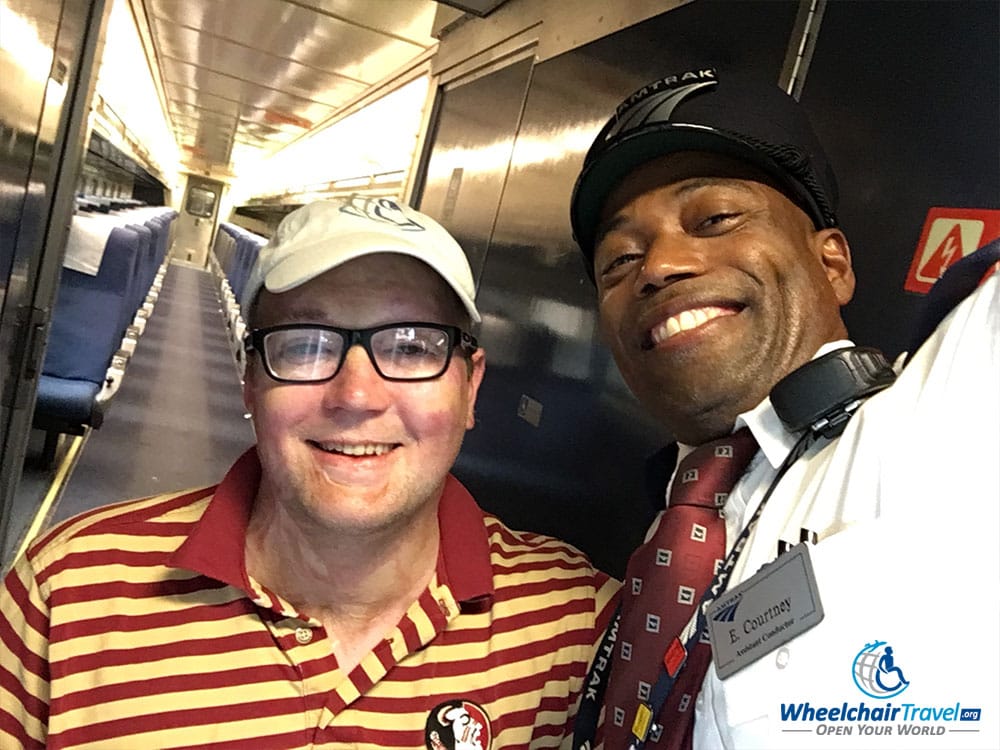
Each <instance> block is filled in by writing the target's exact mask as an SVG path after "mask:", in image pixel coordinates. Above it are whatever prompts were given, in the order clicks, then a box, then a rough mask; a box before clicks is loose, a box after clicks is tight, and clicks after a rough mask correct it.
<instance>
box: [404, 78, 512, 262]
mask: <svg viewBox="0 0 1000 750" xmlns="http://www.w3.org/2000/svg"><path fill="white" fill-rule="evenodd" d="M530 75H531V60H530V59H524V60H521V61H519V62H516V63H513V64H511V65H508V66H506V67H504V68H501V69H500V70H497V71H495V72H493V73H490V74H489V75H487V76H484V77H482V78H479V79H477V80H475V81H473V82H472V83H467V84H465V85H457V86H454V87H452V88H449V89H448V90H446V91H443V92H442V93H441V94H440V101H439V103H438V108H439V109H438V119H437V125H436V130H435V133H434V138H433V142H434V147H433V150H432V153H431V155H430V158H429V160H428V162H427V169H426V173H425V178H424V190H423V194H422V196H421V198H420V200H419V206H420V209H421V210H422V211H424V212H425V213H427V214H428V215H429V216H433V217H434V218H436V219H438V221H440V222H441V223H442V224H444V225H445V226H447V227H448V229H449V230H450V231H451V233H452V234H453V235H454V236H455V237H456V238H457V239H458V241H459V242H460V243H461V245H462V248H463V249H464V250H465V252H466V255H468V256H469V263H470V265H471V266H472V272H473V274H474V276H475V278H476V279H477V280H478V279H479V276H480V273H481V271H482V266H483V262H484V261H485V260H486V250H487V248H488V246H489V241H490V235H491V233H492V231H493V221H494V220H495V218H496V215H497V208H498V207H499V205H500V194H501V191H502V190H503V186H504V179H505V177H506V173H507V167H508V165H509V164H510V156H511V151H512V149H513V147H514V134H515V133H516V132H517V125H518V119H519V117H520V115H521V106H522V104H523V103H524V96H525V93H526V92H527V87H528V79H529V77H530Z"/></svg>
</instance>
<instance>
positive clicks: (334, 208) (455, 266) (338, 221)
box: [244, 195, 481, 323]
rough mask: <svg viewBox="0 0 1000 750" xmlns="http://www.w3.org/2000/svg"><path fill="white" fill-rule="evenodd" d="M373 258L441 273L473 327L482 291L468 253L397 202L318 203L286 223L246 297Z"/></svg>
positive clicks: (263, 255)
mask: <svg viewBox="0 0 1000 750" xmlns="http://www.w3.org/2000/svg"><path fill="white" fill-rule="evenodd" d="M372 253H400V254H402V255H410V256H413V257H414V258H417V259H418V260H421V261H423V262H424V263H426V264H427V265H428V266H430V267H431V268H433V269H434V270H435V271H437V273H438V275H440V276H441V278H442V279H444V280H445V281H446V282H447V283H448V286H450V287H451V288H452V289H453V290H454V291H455V294H457V295H458V298H459V299H460V300H461V301H462V304H463V305H464V306H465V309H466V310H468V312H469V315H470V317H471V318H472V320H473V322H475V323H479V322H480V321H481V317H480V315H479V311H478V310H477V309H476V303H475V296H476V286H475V283H474V282H473V280H472V269H471V268H470V267H469V261H468V259H467V258H466V257H465V252H464V251H463V250H462V248H461V246H460V245H459V244H458V242H456V241H455V239H454V238H453V237H452V236H451V235H450V234H448V232H447V231H446V230H445V228H444V227H442V226H441V225H440V224H438V223H437V222H436V221H434V220H433V219H431V218H430V217H429V216H425V215H424V214H422V213H420V212H419V211H417V210H415V209H413V208H410V207H409V206H407V205H405V204H403V203H399V202H397V201H395V200H393V199H391V198H372V197H368V196H362V195H351V196H348V197H346V198H339V199H335V200H326V201H317V202H315V203H310V204H308V205H305V206H303V207H302V208H299V209H296V210H295V211H292V212H291V213H290V214H288V216H286V217H285V218H284V219H282V220H281V223H280V224H279V225H278V229H277V231H276V232H275V233H274V237H272V238H271V240H270V241H269V242H268V243H267V244H266V245H264V247H262V248H261V249H260V254H259V255H258V256H257V260H256V261H255V262H254V265H253V268H251V270H250V277H249V278H248V280H247V286H246V290H245V295H244V298H245V299H247V300H253V299H254V298H255V297H256V296H257V293H258V292H260V290H261V288H262V287H263V288H265V289H267V290H268V291H269V292H274V293H281V292H287V291H288V290H290V289H294V288H295V287H297V286H300V285H301V284H304V283H306V282H307V281H309V280H310V279H314V278H316V277H317V276H319V275H320V274H322V273H325V272H326V271H329V270H331V269H333V268H336V267H337V266H339V265H342V264H344V263H347V262H348V261H350V260H354V259H355V258H360V257H362V256H365V255H370V254H372Z"/></svg>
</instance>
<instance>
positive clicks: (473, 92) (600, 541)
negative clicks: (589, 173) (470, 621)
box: [422, 1, 798, 575]
mask: <svg viewBox="0 0 1000 750" xmlns="http://www.w3.org/2000/svg"><path fill="white" fill-rule="evenodd" d="M723 11H724V12H723ZM797 11H798V3H795V2H770V1H766V2H740V3H732V4H725V5H724V6H723V5H722V4H720V3H715V2H696V3H693V4H690V5H686V6H683V7H680V8H678V9H676V10H672V11H669V12H667V13H664V14H662V15H660V16H657V17H655V18H652V19H649V20H647V21H644V22H642V23H639V24H637V25H635V26H632V27H629V28H626V29H624V30H622V31H619V32H617V33H615V34H612V35H610V36H607V37H605V38H603V39H600V40H599V41H596V42H593V43H590V44H587V45H585V46H583V47H580V48H578V49H575V50H573V51H571V52H567V53H564V54H562V55H559V56H557V57H555V58H552V59H550V60H546V61H544V62H541V63H538V64H536V65H535V66H534V68H533V70H532V72H531V79H530V86H529V88H528V93H527V98H526V99H525V103H524V112H523V115H522V117H521V122H520V127H519V128H518V130H517V137H516V141H515V144H514V150H513V155H512V158H511V160H510V164H509V169H508V167H507V165H504V164H502V163H493V162H492V161H490V162H489V163H488V164H484V162H485V161H486V160H485V159H484V158H483V156H482V155H481V154H479V153H474V154H472V156H471V158H470V159H468V160H467V162H466V164H465V165H464V166H463V175H462V182H463V184H465V183H466V181H469V180H473V179H475V180H477V181H481V180H487V179H492V180H496V181H500V180H503V188H502V198H501V201H500V206H499V211H498V213H497V217H496V220H495V227H494V229H493V232H492V234H491V236H489V237H488V238H484V237H483V236H482V234H481V233H482V232H483V231H485V228H486V227H487V226H489V221H488V218H487V217H483V218H480V220H479V221H478V223H477V224H478V226H479V227H480V230H479V231H480V234H479V235H477V236H476V237H475V239H474V243H473V245H474V248H473V250H472V253H471V255H472V256H473V260H474V261H478V253H479V252H480V250H479V248H481V247H482V246H483V244H484V241H486V240H487V239H488V242H487V244H486V246H487V248H488V250H487V252H486V258H485V263H484V264H483V265H482V271H481V273H480V275H479V278H478V288H479V293H478V304H479V307H480V310H481V311H482V313H483V317H484V323H483V329H482V336H481V338H482V342H483V344H484V346H485V348H486V351H487V371H486V378H485V381H484V383H483V386H482V390H481V392H480V397H479V403H478V407H477V420H476V421H477V425H476V428H475V429H473V430H472V431H471V432H470V433H469V434H468V435H467V436H466V440H465V444H464V446H463V449H462V453H461V455H460V456H459V459H458V462H457V464H456V467H455V472H456V474H457V476H458V477H459V478H460V479H461V480H462V481H463V482H465V483H466V484H467V486H469V487H470V489H471V490H472V491H473V494H475V496H476V497H477V499H478V500H479V501H480V503H481V504H482V505H483V506H484V507H485V508H487V509H488V510H490V511H492V512H494V513H496V514H497V515H499V516H500V517H501V518H503V519H504V520H505V521H506V522H508V523H509V524H510V525H512V526H514V527H516V528H524V529H530V530H532V531H540V532H546V533H550V534H554V535H557V536H560V537H562V538H564V539H567V540H568V541H570V542H572V543H574V544H576V545H577V546H579V547H580V548H581V549H583V550H584V551H586V552H587V553H588V554H589V555H590V556H591V558H592V559H593V560H594V561H595V562H596V563H597V564H598V565H599V566H601V567H602V568H604V569H605V570H608V571H610V572H612V573H615V574H617V575H621V574H622V573H623V571H624V568H625V562H626V561H627V558H628V555H629V553H630V551H631V550H632V549H633V548H634V546H635V545H636V544H637V543H638V542H639V541H641V539H642V536H643V534H644V532H645V530H646V527H647V525H648V523H649V521H650V519H651V518H652V514H653V512H654V510H653V506H652V504H651V502H649V499H648V492H647V488H646V481H645V473H644V471H645V461H646V458H647V457H648V456H650V455H651V454H653V453H655V452H656V451H657V450H658V449H659V448H660V447H661V446H662V445H663V444H664V443H665V442H667V441H668V440H669V435H667V434H666V433H665V431H664V430H663V429H662V428H660V427H659V425H657V424H655V423H654V422H652V420H650V419H649V418H648V417H647V416H646V415H645V414H644V413H643V411H642V409H641V408H639V406H638V405H637V403H636V402H635V399H634V398H633V397H632V395H631V394H630V393H629V391H628V389H627V388H626V387H625V385H624V383H623V382H622V380H621V378H620V376H619V375H618V372H617V369H616V367H615V365H614V362H613V361H612V360H611V357H610V355H609V354H608V353H607V351H606V350H605V349H604V348H603V346H602V345H601V344H600V342H599V337H598V334H597V330H596V312H595V304H594V288H593V286H592V285H591V282H590V281H589V279H588V278H587V277H586V275H585V273H584V268H583V264H582V261H581V258H580V253H579V250H578V249H577V248H576V246H575V244H574V243H573V241H572V239H571V236H570V230H569V220H568V212H569V196H570V192H571V190H572V186H573V182H574V180H575V177H576V174H577V172H578V171H579V167H580V164H581V162H582V160H583V154H584V152H585V150H586V148H587V147H588V146H589V144H590V141H591V139H592V138H593V136H594V135H595V134H596V132H597V130H598V129H599V128H600V126H601V124H603V122H604V120H605V119H606V117H607V116H608V115H609V113H610V112H611V110H612V109H613V107H614V106H615V105H616V104H617V103H618V102H619V101H620V100H621V99H622V98H623V97H624V96H625V95H626V94H627V93H629V92H630V91H632V90H634V89H635V88H637V87H639V86H641V85H642V84H644V83H646V82H648V81H650V80H652V79H654V78H656V77H660V76H663V75H666V74H669V73H674V72H678V71H679V70H683V69H689V68H691V67H695V66H701V65H712V64H718V65H723V64H731V63H737V64H741V65H745V66H749V67H753V68H756V69H760V70H763V71H766V72H768V73H769V74H771V75H773V76H774V78H775V80H776V81H777V79H778V76H779V73H780V71H781V67H782V61H783V59H784V57H785V53H786V48H787V47H788V44H789V39H790V37H791V36H792V32H793V27H794V26H795V20H796V14H797ZM509 77H510V78H513V77H514V75H513V73H511V74H510V75H509ZM501 80H506V77H505V76H504V71H500V72H497V73H494V74H492V75H490V76H487V77H484V78H481V79H478V80H476V81H473V82H472V83H470V84H468V85H467V86H465V87H463V88H464V89H466V91H465V92H463V96H464V97H465V99H466V100H467V101H473V100H475V101H478V102H479V103H480V105H479V106H480V109H483V108H486V107H489V109H490V111H492V112H506V111H511V110H513V109H515V108H516V102H515V99H516V98H517V97H520V96H521V89H520V88H519V87H517V86H506V87H503V86H499V85H497V82H499V81H501ZM451 95H452V92H446V93H445V94H444V96H445V101H446V102H447V100H448V97H449V96H451ZM450 116H454V113H451V112H450V111H449V110H448V109H447V108H444V109H442V114H441V117H442V125H441V126H439V130H440V129H441V128H444V129H445V132H448V131H450V130H451V129H452V128H454V127H456V126H455V125H452V124H448V123H447V120H448V119H449V117H450ZM450 147H451V144H449V143H441V142H439V141H435V142H434V143H433V147H432V149H433V150H432V154H431V158H430V160H429V163H433V161H434V159H435V157H436V156H437V155H438V154H439V153H444V152H446V151H447V150H448V149H449V148H450ZM505 174H506V178H504V175H505ZM455 192H456V193H457V195H456V196H454V197H453V199H452V200H453V202H454V204H455V205H456V206H461V205H462V203H463V199H464V196H463V195H462V189H461V186H458V187H457V188H456V189H455ZM428 196H429V193H428ZM422 208H424V210H427V211H429V212H430V213H431V214H432V215H435V216H436V217H437V218H440V219H441V220H442V221H443V223H444V224H445V225H446V226H449V227H450V228H452V227H453V228H455V229H456V231H458V232H459V234H461V231H460V230H459V227H460V223H459V222H458V221H456V218H455V217H454V216H448V215H446V213H445V212H443V211H442V210H441V208H440V203H437V202H434V201H431V200H429V199H428V200H427V201H426V202H425V203H424V204H422Z"/></svg>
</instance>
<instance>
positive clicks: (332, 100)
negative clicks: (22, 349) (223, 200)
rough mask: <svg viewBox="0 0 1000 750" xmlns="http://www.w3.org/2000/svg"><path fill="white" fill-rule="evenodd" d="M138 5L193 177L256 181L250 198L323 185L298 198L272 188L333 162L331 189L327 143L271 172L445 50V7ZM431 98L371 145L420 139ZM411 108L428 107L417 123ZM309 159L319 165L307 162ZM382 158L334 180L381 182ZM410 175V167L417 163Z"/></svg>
mask: <svg viewBox="0 0 1000 750" xmlns="http://www.w3.org/2000/svg"><path fill="white" fill-rule="evenodd" d="M120 2H126V0H120ZM127 5H128V7H129V9H130V10H131V12H132V14H133V16H134V19H135V23H136V26H137V28H138V32H139V37H140V38H141V39H142V42H143V46H144V49H145V54H146V57H147V59H148V61H149V63H150V68H151V70H152V75H153V79H154V80H155V82H156V86H157V89H158V92H159V96H160V97H161V98H162V102H163V110H164V111H165V113H166V117H167V119H168V125H169V128H170V130H171V132H172V134H173V137H174V138H175V140H176V142H177V144H178V146H179V149H180V164H181V169H182V171H184V172H188V173H191V174H198V175H202V176H206V177H212V178H215V179H220V180H223V181H225V182H228V183H231V184H233V185H234V186H235V184H236V183H237V182H241V181H243V180H244V179H245V178H250V179H252V180H253V184H254V185H255V186H257V187H254V188H241V194H242V196H243V197H244V198H246V197H249V195H250V194H252V193H254V192H261V191H264V190H265V189H266V190H269V191H270V192H274V191H275V190H276V189H277V190H279V191H285V190H287V189H289V188H293V189H295V190H298V191H301V190H302V189H304V188H305V187H306V186H307V185H308V184H309V182H316V181H317V180H318V178H317V177H315V176H306V177H304V178H303V179H302V180H300V181H299V182H298V183H297V184H296V185H294V186H293V185H288V184H280V185H278V186H277V187H275V184H274V182H273V180H270V176H271V175H274V174H275V173H277V174H280V175H282V176H283V177H285V178H286V182H287V175H288V173H289V171H290V170H291V171H292V172H293V173H295V172H297V171H298V170H299V169H300V168H301V165H302V164H312V165H315V162H316V161H317V158H316V157H317V154H319V153H320V152H321V151H322V152H323V154H324V155H323V156H322V157H321V161H322V162H323V163H325V164H326V169H325V170H324V171H323V172H322V174H323V177H324V181H325V182H328V181H329V180H330V174H331V166H332V165H334V164H336V163H337V159H335V158H331V155H330V154H329V152H328V151H326V146H327V143H326V141H322V140H321V141H319V142H318V143H317V144H316V145H314V146H313V147H311V148H305V147H300V150H299V155H298V156H296V157H295V158H293V159H292V160H291V162H290V163H286V162H280V163H274V164H270V165H269V164H268V163H267V160H268V158H269V157H271V156H272V155H274V154H275V153H276V152H278V151H280V150H281V149H283V148H284V147H287V146H289V145H290V144H293V143H296V142H301V141H303V139H304V137H305V136H307V135H309V134H314V133H318V132H322V131H323V130H324V128H327V127H328V126H329V125H331V124H333V123H335V122H337V121H338V120H341V119H343V118H344V117H345V116H346V115H348V114H350V113H351V112H353V111H354V110H355V109H357V108H358V106H359V104H363V103H368V102H369V101H370V100H371V98H372V92H373V91H380V93H387V94H391V93H392V89H393V88H395V87H394V86H389V87H388V88H386V89H385V90H384V91H381V89H382V88H383V87H385V85H386V83H387V82H390V83H391V82H393V81H399V80H400V79H401V73H402V74H403V75H402V79H403V83H406V82H408V81H409V79H407V78H406V76H405V72H406V71H407V70H408V69H409V68H411V67H412V65H413V62H414V61H415V60H421V59H426V57H427V56H428V55H429V54H430V53H431V52H432V51H433V49H434V48H435V47H436V45H437V40H436V39H435V38H434V36H433V35H432V30H433V28H434V23H435V16H436V13H437V12H438V8H439V4H438V3H437V2H434V0H380V2H378V3H353V2H345V1H344V0H310V1H309V2H298V1H295V2H293V1H290V0H127ZM472 5H476V6H482V7H479V8H470V9H469V12H477V10H478V11H479V12H488V10H489V8H486V7H485V6H486V5H492V6H496V5H498V3H496V2H493V3H473V4H472ZM448 10H449V11H450V10H451V9H448ZM262 32H263V33H262ZM412 78H413V76H410V79H412ZM419 88H420V86H419V84H418V85H417V87H416V90H411V92H410V98H409V99H407V106H406V112H407V113H410V114H404V115H402V116H395V117H389V118H386V119H387V120H388V121H389V122H395V123H397V124H398V130H397V131H396V132H393V133H385V132H384V131H380V132H378V133H374V134H371V137H370V142H371V143H374V144H378V146H379V147H381V148H382V149H383V150H384V149H385V147H386V146H387V144H389V143H395V142H396V141H397V135H398V134H399V133H404V132H406V133H411V134H413V131H415V130H416V129H417V128H419V125H420V119H419V115H420V112H421V110H422V108H423V106H424V101H425V99H426V83H424V84H423V91H422V92H421V91H420V90H419ZM399 98H400V97H396V99H397V103H398V100H399ZM402 98H404V99H405V98H407V97H406V96H405V95H402ZM411 99H413V100H418V105H417V108H416V110H415V114H414V113H413V109H414V108H413V106H412V104H411V103H410V100H411ZM414 118H416V119H415V120H414ZM413 138H415V134H413ZM303 151H305V152H309V155H308V156H307V157H302V156H301V153H302V152H303ZM374 151H375V148H374V147H368V148H366V147H364V146H363V145H361V144H358V143H356V142H355V143H354V148H353V149H352V152H354V153H360V154H361V155H362V159H361V163H360V164H358V165H357V166H356V167H351V168H350V169H348V168H347V167H346V166H345V169H346V170H347V173H346V174H341V175H337V174H334V175H333V176H334V177H338V176H339V177H341V178H351V177H359V176H362V175H370V174H371V173H372V172H373V171H378V170H379V169H381V166H380V165H378V164H376V165H374V166H373V165H372V164H370V163H368V162H369V161H370V160H367V161H366V160H365V159H364V158H363V156H364V153H365V152H368V153H372V152H374ZM411 151H412V146H411ZM401 166H403V167H404V168H405V167H408V166H409V154H407V157H406V159H405V161H404V162H403V163H402V165H401ZM395 168H396V165H395V164H394V165H393V169H395ZM351 169H353V173H351ZM312 171H313V172H315V171H316V170H315V168H314V169H313V170H312ZM333 171H336V169H334V170H333ZM389 171H392V170H389ZM263 185H267V188H264V187H262V186H263Z"/></svg>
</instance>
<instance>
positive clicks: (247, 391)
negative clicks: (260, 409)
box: [243, 355, 254, 415]
mask: <svg viewBox="0 0 1000 750" xmlns="http://www.w3.org/2000/svg"><path fill="white" fill-rule="evenodd" d="M253 378H254V367H253V364H252V363H251V362H250V357H249V355H248V356H247V363H246V367H244V368H243V406H244V407H245V408H246V410H247V413H248V414H251V415H252V414H253V404H254V392H253Z"/></svg>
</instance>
